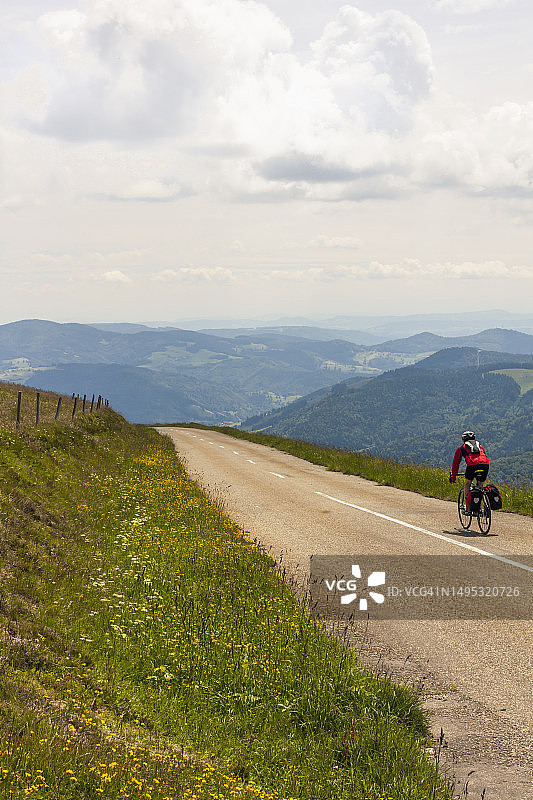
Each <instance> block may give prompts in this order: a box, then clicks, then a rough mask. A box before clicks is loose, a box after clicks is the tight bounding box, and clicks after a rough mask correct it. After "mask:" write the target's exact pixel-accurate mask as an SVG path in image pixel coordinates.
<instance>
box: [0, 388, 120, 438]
mask: <svg viewBox="0 0 533 800" xmlns="http://www.w3.org/2000/svg"><path fill="white" fill-rule="evenodd" d="M9 395H12V398H11V402H9V399H10V398H9V396H8V397H7V398H6V397H5V398H4V401H5V400H7V401H8V406H9V405H10V406H11V410H10V411H9V410H7V413H6V407H5V405H4V403H3V404H2V405H4V413H3V414H2V415H1V416H2V420H1V422H3V423H4V425H7V427H12V426H14V427H15V429H16V430H19V428H21V426H26V425H39V424H40V423H45V422H46V423H48V422H57V421H59V420H62V421H64V420H67V421H68V420H74V418H75V417H77V416H79V415H80V414H94V413H96V412H97V411H100V410H101V409H103V408H110V404H109V400H108V399H107V398H105V397H103V396H102V395H101V394H99V395H96V394H93V395H92V396H89V395H87V394H84V395H80V394H75V393H74V394H72V395H71V396H68V395H58V394H54V393H52V392H41V391H34V390H31V389H29V388H28V389H25V390H24V391H20V390H19V391H16V392H9Z"/></svg>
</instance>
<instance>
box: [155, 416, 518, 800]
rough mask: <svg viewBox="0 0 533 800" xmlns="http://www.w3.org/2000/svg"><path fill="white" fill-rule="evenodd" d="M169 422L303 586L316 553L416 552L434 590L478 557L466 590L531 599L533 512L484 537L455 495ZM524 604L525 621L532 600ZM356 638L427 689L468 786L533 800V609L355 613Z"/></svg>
mask: <svg viewBox="0 0 533 800" xmlns="http://www.w3.org/2000/svg"><path fill="white" fill-rule="evenodd" d="M159 430H160V432H161V433H163V434H166V435H168V436H170V437H171V439H172V440H173V442H174V444H175V446H176V449H177V451H178V454H179V456H180V458H181V460H182V462H183V463H184V465H185V466H186V468H187V470H188V472H189V474H190V475H191V477H193V478H194V479H195V480H196V481H197V482H198V483H199V485H200V486H201V487H202V488H203V489H204V490H205V491H206V492H207V493H208V494H209V495H211V496H215V497H216V498H217V499H219V500H222V501H223V503H224V507H225V510H226V511H227V513H228V514H229V516H231V517H232V519H234V520H235V521H236V522H238V523H239V524H240V525H242V526H243V528H244V529H245V530H246V531H247V532H248V533H249V534H250V535H251V536H252V537H253V538H256V539H257V540H258V541H260V542H261V544H262V545H263V546H264V547H266V548H267V549H268V550H269V551H270V552H271V553H272V555H273V556H274V557H275V558H276V559H278V560H279V559H280V558H281V559H282V562H283V563H284V564H285V566H286V568H287V572H288V573H289V574H291V575H293V576H295V577H296V578H297V580H298V582H299V583H300V584H303V583H305V580H306V579H307V577H308V575H309V571H310V563H312V562H310V559H311V557H313V556H314V557H315V558H316V557H317V556H335V557H340V556H349V557H352V556H357V555H359V554H367V555H375V556H380V557H389V556H400V555H401V556H410V557H411V559H413V560H414V561H416V563H420V564H421V579H420V584H421V585H424V586H430V585H442V583H443V580H444V577H445V578H446V582H447V583H448V584H449V582H450V575H449V572H450V569H453V568H452V567H450V566H449V564H455V563H456V561H455V559H451V558H450V557H452V556H454V557H457V556H462V557H463V559H462V561H461V564H462V563H463V562H465V561H466V563H467V565H468V569H467V570H466V571H464V572H463V573H462V574H457V575H456V580H454V583H455V584H456V585H457V586H459V585H464V584H467V585H478V586H500V585H501V586H513V585H520V586H521V587H522V597H524V591H523V587H524V585H527V586H529V587H530V586H531V582H532V580H533V570H532V565H533V560H532V552H533V521H532V520H531V519H530V518H527V517H522V516H519V515H516V514H508V513H504V512H499V513H497V514H495V515H494V516H493V523H492V528H491V531H490V533H489V535H488V536H482V535H481V534H480V532H479V530H478V529H477V525H476V521H475V520H474V521H473V522H472V527H471V530H470V531H463V530H462V528H461V527H460V526H459V523H458V518H457V507H456V504H454V503H451V502H448V501H443V500H436V499H433V498H427V497H423V496H422V495H418V494H415V493H412V492H406V491H402V490H399V489H395V488H392V487H388V486H380V485H377V484H376V483H373V482H371V481H366V480H364V479H362V478H357V477H354V476H349V475H343V474H339V473H333V472H328V471H327V470H326V469H325V468H324V467H320V466H317V465H314V464H310V463H308V462H307V461H303V460H301V459H298V458H295V457H294V456H290V455H288V454H286V453H282V452H280V451H278V450H275V449H273V448H269V447H265V446H263V445H257V444H253V443H251V442H247V441H245V440H240V439H234V438H232V437H228V436H225V435H222V434H219V433H216V432H212V431H201V430H194V429H190V428H161V429H159ZM430 556H431V557H436V556H438V557H440V558H438V559H431V558H426V557H430ZM348 560H350V559H348ZM433 561H434V563H435V564H437V565H438V564H443V565H444V566H445V570H444V571H445V572H446V573H447V574H446V576H443V575H442V574H437V573H438V572H439V567H438V566H437V567H436V568H435V569H436V571H435V574H429V572H428V570H430V569H431V564H432V563H433ZM428 563H429V565H430V566H428ZM376 591H379V589H376ZM478 602H479V600H478ZM487 602H489V601H488V600H487ZM524 602H525V601H524ZM526 605H527V604H526V603H525V605H524V609H523V610H524V616H528V615H529V614H528V613H526V612H529V611H530V610H531V608H530V606H531V602H530V595H529V606H528V607H527V609H526ZM383 607H384V608H385V605H384V606H383ZM355 616H356V617H357V615H355ZM363 616H364V615H363ZM518 616H520V613H519V614H518ZM529 616H530V615H529ZM349 643H350V646H352V647H354V648H355V649H357V652H358V655H359V657H360V658H361V660H362V661H363V662H364V663H365V664H367V665H368V666H369V667H371V668H373V669H376V670H378V671H382V672H384V673H385V674H389V675H391V677H392V678H393V679H395V680H397V681H399V682H400V681H403V682H415V683H417V684H418V685H420V686H421V687H422V688H423V692H424V696H425V697H426V706H427V708H428V710H429V711H430V712H431V716H432V726H433V730H434V732H435V734H436V735H438V734H439V732H440V730H441V728H442V730H443V732H444V739H445V741H444V748H443V751H442V759H443V762H444V763H445V765H446V768H447V769H448V770H449V771H450V772H451V773H452V774H454V775H455V777H456V780H457V792H458V794H459V793H460V792H463V794H461V796H462V797H463V796H464V797H468V798H472V799H473V798H481V797H482V791H483V790H484V789H485V790H486V793H485V795H484V798H485V800H533V736H532V734H533V664H532V652H533V621H532V620H531V616H530V618H529V619H527V618H524V619H507V618H506V619H479V618H476V619H392V620H372V619H371V620H370V621H368V619H365V620H363V619H357V618H356V619H355V621H354V622H353V624H352V625H351V632H350V635H349ZM469 773H470V774H469ZM467 782H468V785H467ZM465 791H466V792H467V793H466V794H465Z"/></svg>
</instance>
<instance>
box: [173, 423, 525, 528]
mask: <svg viewBox="0 0 533 800" xmlns="http://www.w3.org/2000/svg"><path fill="white" fill-rule="evenodd" d="M183 427H187V425H185V426H183ZM189 427H195V428H201V429H206V430H216V431H219V432H220V433H225V434H227V435H229V436H233V437H235V438H236V439H245V440H247V441H249V442H255V443H256V444H264V445H267V446H269V447H274V448H276V449H277V450H282V451H283V452H285V453H290V454H291V455H294V456H297V457H298V458H303V459H305V460H306V461H310V462H311V463H313V464H320V465H322V466H324V467H327V469H329V470H332V471H333V472H343V473H345V474H347V475H358V476H359V477H361V478H366V479H367V480H370V481H375V482H376V483H378V484H381V485H382V486H395V487H397V488H398V489H406V490H407V491H410V492H418V493H419V494H423V495H426V496H427V497H438V498H440V499H441V500H453V501H455V500H457V486H454V485H450V483H449V481H448V476H449V471H448V470H444V469H442V468H440V467H431V466H428V465H425V464H412V463H410V462H408V461H402V460H398V459H393V458H380V457H376V456H372V455H370V454H369V453H365V452H357V451H352V450H341V449H339V448H335V447H327V446H325V445H317V444H313V443H312V442H307V441H304V440H302V439H290V438H287V437H284V436H273V435H271V434H265V433H255V432H251V431H244V430H241V429H240V428H230V427H223V426H222V427H221V426H213V427H209V426H204V425H198V424H196V423H191V424H190V425H189ZM498 486H499V488H500V490H501V493H502V496H503V504H504V509H505V510H506V511H514V512H516V513H518V514H525V515H527V516H533V485H532V484H531V482H526V483H524V484H523V485H521V486H515V485H505V484H500V483H499V482H498Z"/></svg>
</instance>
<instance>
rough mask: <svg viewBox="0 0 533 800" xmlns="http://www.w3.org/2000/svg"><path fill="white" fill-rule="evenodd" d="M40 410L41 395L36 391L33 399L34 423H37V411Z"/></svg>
mask: <svg viewBox="0 0 533 800" xmlns="http://www.w3.org/2000/svg"><path fill="white" fill-rule="evenodd" d="M40 410H41V395H40V393H39V392H37V398H36V401H35V424H36V425H38V424H39V412H40Z"/></svg>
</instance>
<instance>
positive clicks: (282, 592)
mask: <svg viewBox="0 0 533 800" xmlns="http://www.w3.org/2000/svg"><path fill="white" fill-rule="evenodd" d="M0 507H1V510H2V526H1V528H0V579H1V584H0V796H2V797H4V796H5V797H13V798H22V797H34V798H39V799H41V798H42V799H43V800H44V798H46V799H47V800H48V798H49V799H50V800H51V799H52V798H56V799H57V800H59V798H61V799H62V798H66V800H70V798H73V799H74V798H76V800H81V798H84V799H85V798H97V797H105V798H109V800H115V799H118V798H128V797H131V798H147V800H167V799H169V798H190V800H208V799H211V798H215V799H216V798H219V800H222V799H223V798H224V799H226V798H227V799H228V800H229V798H244V800H281V798H286V799H288V798H309V799H311V798H313V800H315V799H316V800H320V799H321V798H324V799H326V798H331V800H333V798H339V800H342V798H346V800H347V799H348V798H350V799H351V800H359V799H360V800H363V798H364V800H393V799H394V800H428V798H433V799H434V800H436V799H437V798H441V799H442V800H444V798H448V797H449V796H450V790H449V789H448V788H447V786H446V783H445V781H444V780H443V779H442V778H441V777H439V776H438V774H437V770H436V768H435V765H434V763H433V761H432V758H431V755H430V754H428V747H429V746H430V744H431V743H430V740H429V738H428V734H427V720H426V718H425V715H424V713H423V712H422V711H421V707H420V704H419V701H418V697H417V695H416V693H415V692H414V691H413V690H412V689H410V688H407V687H401V686H396V685H394V684H393V683H391V682H390V681H388V680H385V679H378V678H377V677H376V676H374V675H372V674H371V673H369V672H367V671H365V670H364V669H363V668H362V667H361V666H360V665H359V664H358V662H357V661H356V659H355V656H354V655H353V654H352V653H351V652H348V651H346V650H345V649H344V648H343V647H342V646H341V644H340V643H339V642H338V641H337V640H335V639H333V638H331V637H330V636H328V635H327V633H326V632H325V631H324V630H323V629H322V628H321V627H320V626H319V625H318V623H317V622H315V621H314V620H313V619H312V618H311V617H310V616H309V615H308V613H307V612H306V611H305V609H303V608H302V607H301V606H300V605H299V604H298V603H297V602H296V600H295V599H294V597H293V596H292V594H291V592H290V590H289V588H288V587H287V586H286V584H285V583H284V582H283V580H282V578H281V577H280V575H279V572H278V568H277V566H276V564H275V563H274V562H273V561H272V560H271V559H270V558H269V557H267V556H266V555H265V554H264V553H263V552H262V551H261V550H260V548H259V547H257V546H256V545H255V544H254V543H253V542H251V541H249V540H248V539H247V538H246V536H245V535H244V534H243V532H242V531H241V530H240V529H239V528H238V527H237V526H236V525H235V524H234V523H233V522H232V521H231V520H229V519H228V518H227V517H226V516H225V515H224V514H223V512H222V511H221V510H220V508H218V507H217V505H216V504H214V503H213V502H211V501H209V500H208V499H207V498H206V497H205V496H204V495H203V494H202V493H201V492H200V491H199V489H198V488H197V487H196V485H195V484H194V483H192V482H191V480H190V479H189V478H188V476H187V475H186V473H185V471H184V469H183V467H182V466H181V465H180V463H179V462H178V460H177V458H176V455H175V453H174V451H173V449H172V445H171V443H170V442H169V441H168V440H167V439H166V438H164V437H160V436H158V435H157V434H156V433H155V432H153V431H149V430H146V429H141V428H133V427H132V426H129V425H127V423H125V421H124V420H123V419H122V418H121V417H119V416H118V415H117V414H115V413H114V412H112V411H108V410H104V411H102V412H100V413H98V414H96V415H93V416H91V417H80V418H78V419H77V420H75V421H74V423H69V424H68V425H50V426H43V427H41V428H40V429H36V430H32V431H22V432H19V434H18V435H15V434H14V433H13V432H12V431H6V430H5V429H0Z"/></svg>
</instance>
